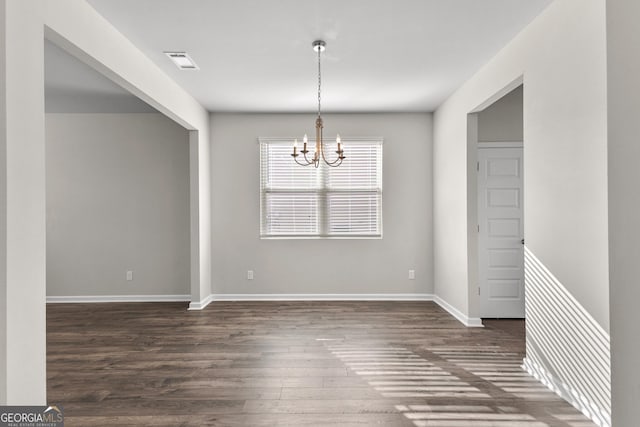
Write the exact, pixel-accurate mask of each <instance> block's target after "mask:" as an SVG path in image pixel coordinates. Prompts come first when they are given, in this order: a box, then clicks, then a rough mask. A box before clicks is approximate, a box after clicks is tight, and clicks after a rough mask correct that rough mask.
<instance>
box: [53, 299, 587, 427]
mask: <svg viewBox="0 0 640 427" xmlns="http://www.w3.org/2000/svg"><path fill="white" fill-rule="evenodd" d="M496 322H497V323H496ZM500 322H502V323H500ZM506 322H511V323H506ZM523 331H524V328H523V324H522V322H518V321H491V322H488V323H487V327H486V328H465V327H463V326H462V325H461V324H460V323H458V322H457V321H456V320H455V319H454V318H452V317H451V316H449V315H448V314H447V313H446V312H444V311H443V310H442V309H441V308H439V307H438V306H437V305H435V304H433V303H431V302H215V303H212V304H211V305H209V306H208V307H207V308H206V309H205V310H203V311H192V312H188V311H187V310H186V307H185V304H181V303H136V304H130V303H117V304H55V305H48V306H47V341H48V347H47V371H48V387H47V388H48V401H49V402H50V403H57V404H60V405H62V406H63V407H64V410H65V416H66V417H65V418H66V420H65V421H66V425H67V426H98V425H112V426H141V425H150V426H205V425H215V426H328V425H333V426H372V425H381V426H440V427H453V426H456V427H457V426H470V427H486V426H498V427H501V426H504V427H518V426H526V427H541V426H563V427H567V426H571V427H582V426H593V424H591V423H590V422H589V421H587V420H586V418H584V417H583V416H582V415H580V414H579V413H578V412H577V411H576V410H574V409H573V408H572V407H570V406H569V405H568V404H566V403H565V402H564V401H562V400H561V399H560V398H558V397H557V396H556V395H555V394H553V393H551V392H550V391H548V390H547V389H546V388H545V387H543V386H542V385H541V384H539V383H537V382H536V381H535V380H533V379H532V378H531V377H529V376H528V375H526V374H525V373H524V372H523V371H522V370H521V368H520V364H521V360H522V357H523V355H524V337H523Z"/></svg>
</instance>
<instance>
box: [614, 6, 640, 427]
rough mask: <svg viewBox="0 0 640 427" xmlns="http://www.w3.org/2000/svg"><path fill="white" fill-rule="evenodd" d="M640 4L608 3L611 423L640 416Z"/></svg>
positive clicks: (625, 425)
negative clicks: (639, 363)
mask: <svg viewBox="0 0 640 427" xmlns="http://www.w3.org/2000/svg"><path fill="white" fill-rule="evenodd" d="M638 16H640V2H637V1H627V0H608V1H607V23H608V25H607V48H608V49H607V60H608V67H607V71H608V90H609V99H608V114H609V122H608V132H609V139H608V141H609V146H608V158H609V263H610V276H609V277H610V280H611V284H610V286H611V294H610V295H611V308H612V310H611V343H612V353H611V357H612V369H613V378H612V386H613V399H612V400H613V425H615V426H616V427H618V426H620V427H631V426H636V425H638V420H640V405H639V404H638V403H639V402H640V370H638V361H639V360H640V341H639V340H638V325H640V310H638V301H640V287H639V286H638V277H639V276H640V263H639V262H638V261H639V260H640V245H638V242H640V226H639V225H638V218H640V192H639V191H638V183H639V182H640V168H638V159H639V158H640V144H638V117H640V79H639V76H640V55H639V52H638V46H640V31H639V30H638V22H637V21H638V19H637V18H638Z"/></svg>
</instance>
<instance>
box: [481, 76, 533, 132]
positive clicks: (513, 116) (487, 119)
mask: <svg viewBox="0 0 640 427" xmlns="http://www.w3.org/2000/svg"><path fill="white" fill-rule="evenodd" d="M522 92H523V91H522V86H518V87H517V88H515V89H514V90H512V91H511V92H509V93H508V94H506V95H505V96H503V97H502V98H500V99H499V100H497V101H496V102H494V103H493V104H491V105H490V106H488V107H487V108H486V109H484V110H482V111H481V112H479V113H478V141H480V142H516V141H522V136H523V123H522Z"/></svg>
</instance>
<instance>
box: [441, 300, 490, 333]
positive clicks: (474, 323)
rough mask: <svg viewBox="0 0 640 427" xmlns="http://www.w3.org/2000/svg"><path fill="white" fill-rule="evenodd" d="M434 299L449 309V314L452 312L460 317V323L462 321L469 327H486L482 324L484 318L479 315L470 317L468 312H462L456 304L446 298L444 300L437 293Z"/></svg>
mask: <svg viewBox="0 0 640 427" xmlns="http://www.w3.org/2000/svg"><path fill="white" fill-rule="evenodd" d="M433 300H434V301H435V303H436V304H438V305H439V306H440V307H442V308H444V309H445V310H447V311H448V312H449V314H451V315H452V316H453V317H455V318H456V319H458V320H459V321H460V323H462V324H463V325H464V326H467V327H469V328H484V325H483V324H482V319H480V318H479V317H468V316H467V315H466V314H464V313H462V312H461V311H460V310H458V309H457V308H455V307H454V306H452V305H451V304H449V303H448V302H446V301H445V300H443V299H442V298H440V297H439V296H437V295H436V296H435V297H434V299H433Z"/></svg>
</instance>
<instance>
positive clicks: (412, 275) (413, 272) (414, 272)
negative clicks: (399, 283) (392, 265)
mask: <svg viewBox="0 0 640 427" xmlns="http://www.w3.org/2000/svg"><path fill="white" fill-rule="evenodd" d="M415 278H416V271H415V270H409V280H415Z"/></svg>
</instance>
